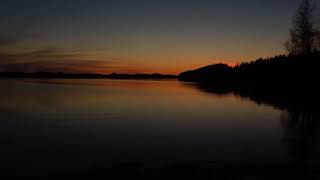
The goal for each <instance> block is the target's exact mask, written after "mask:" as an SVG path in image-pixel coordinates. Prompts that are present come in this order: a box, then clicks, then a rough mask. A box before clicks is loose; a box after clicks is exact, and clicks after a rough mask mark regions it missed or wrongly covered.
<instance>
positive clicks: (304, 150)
mask: <svg viewBox="0 0 320 180" xmlns="http://www.w3.org/2000/svg"><path fill="white" fill-rule="evenodd" d="M188 86H190V87H193V88H196V89H199V90H201V91H202V92H205V93H209V94H214V95H217V94H219V95H221V96H224V95H226V96H228V95H230V94H233V95H235V96H237V97H239V98H242V99H248V100H250V101H252V102H255V103H256V104H258V105H267V106H271V107H274V108H276V109H279V110H282V113H281V118H280V122H279V123H280V124H281V127H282V131H283V135H282V136H283V137H282V140H283V143H284V144H286V145H287V148H288V156H289V160H290V164H291V165H292V166H294V167H297V168H299V169H306V170H320V133H319V132H320V114H319V111H318V110H317V107H318V102H319V94H318V93H316V94H315V93H311V92H310V93H305V92H301V93H294V92H282V93H281V92H280V93H278V92H269V91H267V90H266V91H263V90H260V91H255V92H248V91H246V90H241V89H238V90H234V89H228V88H225V89H223V88H217V87H212V86H208V85H204V84H188Z"/></svg>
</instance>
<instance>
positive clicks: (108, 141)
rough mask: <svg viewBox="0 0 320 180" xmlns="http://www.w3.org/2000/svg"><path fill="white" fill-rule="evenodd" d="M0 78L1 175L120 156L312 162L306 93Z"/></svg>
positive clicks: (104, 163) (313, 132) (79, 166)
mask: <svg viewBox="0 0 320 180" xmlns="http://www.w3.org/2000/svg"><path fill="white" fill-rule="evenodd" d="M1 84H2V85H3V87H2V88H1V89H0V97H1V98H0V99H1V101H0V114H1V117H0V140H1V142H2V143H3V148H1V149H0V158H1V159H2V162H0V169H1V170H4V169H5V171H6V172H12V173H14V174H17V173H18V174H20V175H47V174H55V173H56V174H64V173H71V174H72V173H79V172H83V171H88V169H95V168H98V169H101V168H102V169H104V168H105V167H108V166H110V164H114V163H116V164H117V163H119V162H138V163H142V164H144V163H156V162H160V163H169V164H170V163H177V162H178V163H180V162H195V161H196V162H198V161H201V162H203V161H205V162H217V163H218V164H219V163H222V164H240V165H241V167H247V166H249V167H252V166H254V167H255V168H256V167H261V168H262V169H265V167H266V166H271V167H275V166H276V167H278V166H281V167H288V166H290V167H291V166H292V167H295V168H299V169H305V168H312V169H316V167H317V165H318V160H317V159H319V158H318V157H317V153H318V152H319V151H318V149H317V147H318V145H317V141H318V137H319V135H318V133H317V132H318V130H319V123H318V121H317V120H318V119H319V115H318V112H317V111H315V109H316V108H315V107H314V104H313V103H306V102H315V101H314V100H313V101H309V100H308V98H306V99H305V98H292V97H289V96H288V97H286V96H282V95H270V94H268V93H265V92H259V93H249V92H243V91H238V92H235V91H230V90H228V89H223V90H221V89H217V88H213V87H207V86H203V85H195V84H189V83H179V82H176V81H169V82H167V81H159V82H158V81H113V80H45V81H44V80H40V81H39V80H32V81H30V80H23V81H21V80H19V81H15V80H2V81H1ZM310 96H311V95H310ZM201 166H203V165H201ZM238 168H239V167H238V166H235V169H238ZM39 169H41V171H39Z"/></svg>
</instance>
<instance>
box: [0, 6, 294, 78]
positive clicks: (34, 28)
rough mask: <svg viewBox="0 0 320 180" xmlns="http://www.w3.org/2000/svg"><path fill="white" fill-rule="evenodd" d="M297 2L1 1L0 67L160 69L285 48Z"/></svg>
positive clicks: (225, 60) (181, 68) (247, 58)
mask: <svg viewBox="0 0 320 180" xmlns="http://www.w3.org/2000/svg"><path fill="white" fill-rule="evenodd" d="M299 2H300V0H1V2H0V71H24V72H35V71H52V72H75V73H78V72H86V73H113V72H117V73H163V74H178V73H180V72H182V71H185V70H189V69H193V68H198V67H201V66H204V65H209V64H214V63H219V62H222V63H227V64H230V65H234V64H237V63H241V62H245V61H252V60H255V59H257V58H260V57H271V56H275V55H279V54H283V53H286V51H285V48H284V42H285V41H286V40H287V39H288V37H289V27H290V24H291V19H292V16H293V14H294V12H295V9H296V8H297V7H298V5H299Z"/></svg>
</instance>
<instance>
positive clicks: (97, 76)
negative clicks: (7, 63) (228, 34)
mask: <svg viewBox="0 0 320 180" xmlns="http://www.w3.org/2000/svg"><path fill="white" fill-rule="evenodd" d="M0 78H46V79H47V78H48V79H104V78H108V79H175V78H177V76H176V75H167V74H118V73H112V74H90V73H78V74H75V73H62V72H58V73H53V72H35V73H25V72H1V73H0Z"/></svg>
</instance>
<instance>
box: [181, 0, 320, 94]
mask: <svg viewBox="0 0 320 180" xmlns="http://www.w3.org/2000/svg"><path fill="white" fill-rule="evenodd" d="M315 7H316V6H315V1H313V0H303V1H302V2H301V4H300V6H299V8H298V9H297V11H296V13H295V15H294V17H293V19H292V27H291V28H290V38H289V40H288V41H287V42H286V44H285V47H286V49H287V51H288V54H287V55H280V56H275V57H271V58H260V59H258V60H255V61H252V62H245V63H241V64H239V65H236V66H235V67H231V66H229V65H227V64H214V65H210V66H206V67H202V68H199V69H196V70H191V71H187V72H183V73H181V74H180V75H179V76H178V79H179V80H181V81H189V82H199V83H205V84H211V85H212V86H216V87H223V88H231V89H246V90H257V89H263V90H268V91H281V90H283V91H285V92H287V93H288V92H289V91H294V90H299V91H301V90H303V91H311V90H314V89H316V86H317V81H318V79H319V77H320V71H319V65H320V30H319V29H317V28H316V26H317V24H316V22H315V19H316V18H315V14H316V13H315V12H316V8H315Z"/></svg>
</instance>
